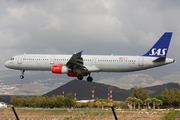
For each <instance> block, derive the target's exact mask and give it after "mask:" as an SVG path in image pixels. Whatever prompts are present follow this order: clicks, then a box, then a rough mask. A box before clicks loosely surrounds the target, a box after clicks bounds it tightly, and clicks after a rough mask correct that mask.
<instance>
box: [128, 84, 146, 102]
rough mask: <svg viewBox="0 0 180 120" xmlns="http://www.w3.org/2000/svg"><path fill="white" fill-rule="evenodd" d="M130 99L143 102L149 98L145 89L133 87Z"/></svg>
mask: <svg viewBox="0 0 180 120" xmlns="http://www.w3.org/2000/svg"><path fill="white" fill-rule="evenodd" d="M131 97H135V98H137V99H141V100H142V101H143V102H144V101H145V100H146V99H147V98H148V97H149V95H148V92H147V90H146V89H144V88H142V87H137V86H136V85H134V90H133V91H132V93H131Z"/></svg>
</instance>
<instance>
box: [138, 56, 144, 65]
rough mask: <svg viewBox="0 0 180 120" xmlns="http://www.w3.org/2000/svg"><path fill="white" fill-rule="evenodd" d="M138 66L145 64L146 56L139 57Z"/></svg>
mask: <svg viewBox="0 0 180 120" xmlns="http://www.w3.org/2000/svg"><path fill="white" fill-rule="evenodd" d="M138 66H144V57H139V61H138Z"/></svg>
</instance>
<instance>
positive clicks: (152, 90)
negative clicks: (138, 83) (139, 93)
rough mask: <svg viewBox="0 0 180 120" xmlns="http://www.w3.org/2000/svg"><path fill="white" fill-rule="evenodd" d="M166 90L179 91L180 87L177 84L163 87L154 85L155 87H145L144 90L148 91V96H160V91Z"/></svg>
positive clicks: (168, 84)
mask: <svg viewBox="0 0 180 120" xmlns="http://www.w3.org/2000/svg"><path fill="white" fill-rule="evenodd" d="M165 88H167V89H169V88H177V89H179V90H180V86H179V84H178V83H167V84H163V85H156V86H152V87H146V88H144V89H147V90H148V93H149V96H151V97H152V96H157V95H161V94H162V91H163V90H164V89H165Z"/></svg>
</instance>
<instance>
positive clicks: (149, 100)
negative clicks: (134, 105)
mask: <svg viewBox="0 0 180 120" xmlns="http://www.w3.org/2000/svg"><path fill="white" fill-rule="evenodd" d="M145 103H146V104H147V105H148V106H147V107H148V108H147V109H149V103H151V98H147V99H146V100H145Z"/></svg>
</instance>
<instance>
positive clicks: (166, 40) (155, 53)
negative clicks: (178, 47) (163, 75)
mask: <svg viewBox="0 0 180 120" xmlns="http://www.w3.org/2000/svg"><path fill="white" fill-rule="evenodd" d="M171 36H172V32H166V33H164V35H163V36H162V37H161V38H160V39H159V40H158V41H157V42H156V44H154V46H153V47H152V48H151V49H150V50H149V51H148V52H147V53H146V54H145V55H143V56H150V57H166V55H167V52H168V48H169V44H170V41H171Z"/></svg>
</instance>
